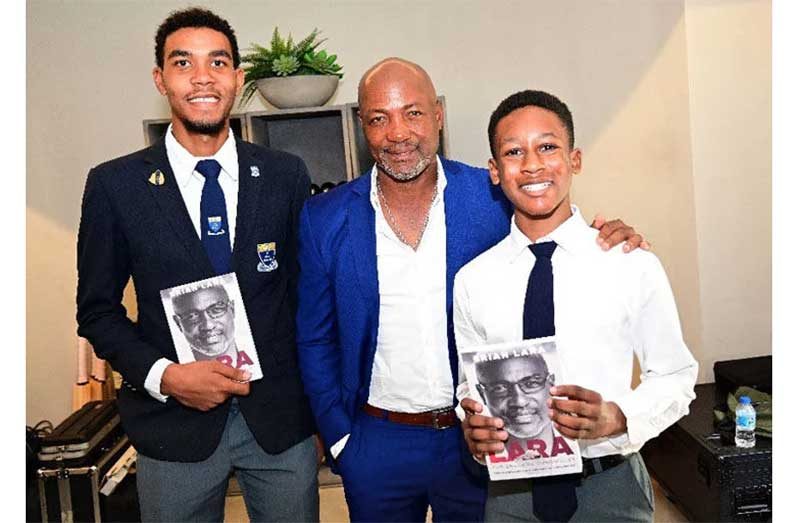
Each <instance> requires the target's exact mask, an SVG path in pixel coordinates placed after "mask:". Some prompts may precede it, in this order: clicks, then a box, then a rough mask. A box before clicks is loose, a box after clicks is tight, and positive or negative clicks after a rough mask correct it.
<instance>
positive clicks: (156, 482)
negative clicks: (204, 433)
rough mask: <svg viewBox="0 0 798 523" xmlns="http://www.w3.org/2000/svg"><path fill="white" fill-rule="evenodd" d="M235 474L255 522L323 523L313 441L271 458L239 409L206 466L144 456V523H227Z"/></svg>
mask: <svg viewBox="0 0 798 523" xmlns="http://www.w3.org/2000/svg"><path fill="white" fill-rule="evenodd" d="M277 430H279V429H277ZM231 470H235V475H236V479H237V480H238V483H239V485H240V486H241V490H242V491H243V493H244V503H245V504H246V507H247V513H248V515H249V519H250V521H253V522H254V521H315V522H317V521H319V489H318V466H317V461H316V445H315V442H314V440H313V437H312V436H311V437H310V438H308V439H306V440H305V441H303V442H301V443H298V444H296V445H294V446H293V447H291V448H289V449H288V450H286V451H284V452H281V453H280V454H268V453H266V452H265V451H264V450H263V449H262V448H261V447H260V445H258V443H257V442H256V441H255V437H254V436H253V435H252V432H250V430H249V427H247V423H246V421H245V420H244V416H243V415H242V414H241V412H240V411H239V410H238V407H237V405H236V404H234V405H233V407H232V408H231V409H230V415H229V416H228V418H227V425H226V426H225V429H224V434H223V435H222V440H221V442H220V443H219V446H218V447H217V448H216V450H215V451H214V453H213V454H212V455H211V456H210V457H209V458H208V459H206V460H205V461H200V462H197V463H178V462H173V461H160V460H155V459H152V458H148V457H146V456H143V455H141V454H139V456H138V459H137V464H136V485H137V487H138V493H139V505H140V506H141V520H142V521H144V522H150V521H163V522H182V521H219V522H220V521H224V498H225V493H226V492H227V482H228V477H229V474H230V471H231Z"/></svg>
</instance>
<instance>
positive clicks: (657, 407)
mask: <svg viewBox="0 0 798 523" xmlns="http://www.w3.org/2000/svg"><path fill="white" fill-rule="evenodd" d="M571 209H572V212H573V215H572V216H571V217H570V218H569V219H568V220H566V221H565V222H564V223H562V224H561V225H560V226H559V227H558V228H557V229H555V230H554V231H553V232H552V233H551V234H549V235H548V236H547V237H545V238H541V239H540V240H538V242H537V243H540V242H544V241H554V242H556V243H557V249H556V250H555V251H554V254H553V256H552V260H551V263H552V271H553V275H554V326H555V337H556V343H557V351H558V355H559V358H560V364H561V368H562V373H563V375H562V376H557V383H559V384H573V385H579V386H581V387H585V388H588V389H591V390H594V391H596V392H598V393H600V394H601V396H602V398H603V399H604V401H614V402H615V403H616V404H617V405H618V407H620V409H621V411H622V412H623V413H624V415H625V416H626V422H627V431H626V432H625V433H624V434H621V435H617V436H614V437H611V438H599V439H592V440H586V439H583V440H579V445H580V448H581V450H582V455H583V456H584V457H586V458H596V457H600V456H604V455H609V454H630V453H632V452H635V451H637V450H638V449H640V447H642V446H643V443H645V442H646V441H647V440H649V439H650V438H653V437H654V436H656V435H658V434H659V433H660V432H662V431H663V430H665V429H666V428H667V427H668V426H670V425H671V424H673V423H674V422H676V421H677V420H678V419H679V418H681V417H682V416H684V415H685V414H687V412H688V406H689V404H690V402H691V401H692V400H693V399H694V398H695V394H694V392H693V387H694V386H695V383H696V378H697V375H698V363H697V362H696V360H695V359H694V358H693V356H692V355H691V354H690V351H689V350H688V348H687V346H686V345H685V343H684V340H683V339H682V332H681V327H680V324H679V316H678V313H677V311H676V304H675V302H674V299H673V293H672V292H671V288H670V285H669V284H668V278H667V276H666V275H665V271H664V270H663V268H662V265H661V264H660V262H659V260H658V259H657V257H656V256H655V255H654V254H652V253H650V252H646V251H643V250H639V249H638V250H635V251H633V252H630V253H628V254H626V253H623V251H622V248H621V246H620V245H619V246H617V247H616V248H614V249H612V250H611V251H609V252H604V251H602V250H601V248H600V247H599V246H598V245H597V243H596V235H597V234H598V231H597V230H595V229H592V228H590V227H589V226H588V225H587V223H585V221H584V219H583V218H582V215H581V214H580V213H579V210H578V209H577V208H576V207H575V206H572V208H571ZM531 243H532V241H531V240H529V238H528V237H527V236H526V235H525V234H524V233H522V232H521V230H520V229H519V228H518V227H517V226H516V224H515V219H514V218H513V221H512V226H511V228H510V234H509V235H508V236H506V237H505V238H504V239H503V240H502V241H501V242H499V243H498V244H496V245H495V246H494V247H492V248H491V249H489V250H488V251H486V252H484V253H483V254H481V255H480V256H478V257H477V258H475V259H474V260H472V261H471V262H470V263H468V264H467V265H466V266H464V267H463V268H462V269H461V270H460V271H459V272H458V273H457V275H456V276H455V283H454V326H455V340H456V341H457V346H458V347H469V346H475V345H484V344H492V343H499V342H510V341H519V340H522V339H523V310H524V299H525V295H526V287H527V282H528V280H529V274H530V272H531V271H532V267H533V266H534V264H535V256H534V255H533V254H532V252H531V250H530V249H529V248H528V246H529V245H530V244H531ZM633 354H636V355H637V357H638V360H639V362H640V367H641V370H642V374H641V377H640V379H641V383H640V385H639V386H638V387H637V388H636V389H634V390H632V388H631V379H632V362H633ZM457 392H458V398H463V397H465V396H467V395H468V387H467V384H466V383H465V377H464V375H463V373H462V372H461V373H460V385H459V386H458V389H457ZM475 399H478V398H475Z"/></svg>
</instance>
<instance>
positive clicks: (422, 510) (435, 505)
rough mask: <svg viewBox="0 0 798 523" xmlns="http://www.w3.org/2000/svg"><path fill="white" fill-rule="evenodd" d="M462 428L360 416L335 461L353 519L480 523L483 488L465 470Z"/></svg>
mask: <svg viewBox="0 0 798 523" xmlns="http://www.w3.org/2000/svg"><path fill="white" fill-rule="evenodd" d="M462 437H463V434H462V431H461V429H460V426H459V425H458V426H454V427H450V428H447V429H441V430H439V429H434V428H431V427H419V426H413V425H403V424H398V423H394V422H391V421H388V420H385V419H379V418H375V417H373V416H370V415H368V414H365V413H363V412H360V413H359V414H358V415H357V418H356V419H355V423H354V426H353V430H352V433H351V435H350V437H349V440H348V441H347V443H346V446H345V447H344V449H343V451H342V452H341V454H340V455H339V456H338V459H337V460H336V461H337V462H338V464H339V467H340V470H341V474H342V476H343V482H344V491H345V494H346V502H347V505H348V506H349V517H350V519H351V520H352V521H354V522H358V521H364V522H365V521H405V522H408V521H412V522H423V521H424V520H425V518H426V515H427V509H428V507H431V508H432V519H433V521H482V520H483V518H484V510H485V496H486V492H485V488H484V486H480V484H479V482H478V480H476V479H475V478H474V477H473V476H471V475H470V474H469V473H468V472H467V471H466V470H465V468H464V466H463V462H462V459H461V456H462V453H461V451H460V440H461V439H462Z"/></svg>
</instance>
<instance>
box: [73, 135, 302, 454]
mask: <svg viewBox="0 0 798 523" xmlns="http://www.w3.org/2000/svg"><path fill="white" fill-rule="evenodd" d="M236 148H237V151H238V162H239V189H238V208H237V219H236V230H235V231H236V234H235V245H234V247H233V261H232V264H233V269H234V271H235V272H236V275H237V277H238V282H239V286H240V287H241V294H242V297H243V300H244V305H245V307H246V311H247V316H248V319H249V323H250V326H251V329H252V335H253V338H254V341H255V346H256V349H257V351H258V358H259V359H260V364H261V367H262V369H263V374H264V377H263V379H261V380H258V381H255V382H253V383H252V384H251V388H250V394H249V395H248V396H244V397H240V398H239V403H240V408H241V411H242V413H243V414H244V416H245V418H246V421H247V425H248V426H249V427H250V429H251V430H252V432H253V434H254V435H255V438H256V440H257V441H258V443H259V444H260V446H261V447H263V449H264V450H266V451H267V452H269V453H278V452H282V451H283V450H285V449H287V448H289V447H291V446H293V445H294V444H296V443H298V442H300V441H302V440H303V439H305V438H307V437H308V436H310V435H311V434H313V433H314V432H315V425H314V422H313V417H312V414H311V411H310V407H309V404H308V399H307V397H306V396H305V394H304V391H303V387H302V382H301V378H300V373H299V369H298V365H297V354H296V342H295V329H294V317H295V314H296V282H297V273H298V264H297V254H296V251H297V243H296V236H297V229H298V217H299V212H300V209H301V208H302V205H303V203H304V201H305V199H306V198H307V196H308V194H309V193H310V179H309V177H308V174H307V169H306V167H305V164H304V163H303V162H302V160H301V159H299V158H298V157H296V156H293V155H291V154H287V153H284V152H279V151H274V150H270V149H267V148H264V147H260V146H257V145H254V144H251V143H248V142H244V141H241V140H238V139H237V140H236ZM158 170H160V172H161V173H162V175H163V178H162V180H163V183H162V184H156V183H152V182H151V181H150V179H151V177H152V175H153V173H155V172H156V171H158ZM266 242H275V243H276V256H277V261H278V267H277V269H275V270H273V271H271V272H259V271H258V270H257V265H258V262H259V257H258V253H257V250H256V247H257V244H259V243H266ZM77 265H78V289H77V321H78V334H79V335H80V336H84V337H85V338H87V339H88V340H89V341H90V342H91V343H92V345H93V346H94V349H95V351H96V352H97V355H98V356H99V357H101V358H104V359H107V360H108V361H109V362H110V364H111V366H112V367H113V368H114V369H115V370H117V371H119V372H120V373H121V375H122V377H123V379H124V386H123V387H122V389H121V390H120V393H119V398H118V405H119V411H120V415H121V419H122V425H123V427H124V429H125V431H126V433H127V434H128V436H129V437H130V440H131V442H132V444H133V445H134V446H135V447H136V449H137V450H138V451H139V452H141V453H143V454H144V455H146V456H150V457H152V458H156V459H161V460H170V461H185V462H190V461H200V460H204V459H206V458H207V457H208V456H210V455H211V454H212V453H213V451H214V450H215V449H216V447H217V445H218V443H219V441H220V439H221V436H222V432H223V430H224V426H225V422H226V418H227V414H228V411H229V405H230V401H229V400H228V401H227V402H225V403H224V404H222V405H220V406H218V407H216V408H214V409H211V410H210V411H208V412H201V411H198V410H195V409H191V408H188V407H185V406H183V405H181V404H180V403H179V402H177V401H176V400H175V399H174V398H169V399H168V400H167V402H166V403H161V402H159V401H157V400H155V399H154V398H152V397H151V396H150V395H149V394H148V393H147V391H146V390H145V389H144V380H145V378H146V375H147V373H148V372H149V370H150V367H151V366H152V365H153V363H155V362H156V361H157V360H158V359H159V358H162V357H165V358H168V359H170V360H172V361H177V356H176V353H175V348H174V345H173V343H172V340H171V336H170V333H169V327H168V320H167V318H166V315H165V313H164V309H163V306H162V305H161V298H160V294H159V293H160V290H161V289H165V288H168V287H173V286H175V285H180V284H184V283H188V282H191V281H196V280H200V279H204V278H209V277H211V276H214V275H215V273H214V270H213V267H212V266H211V264H210V261H209V260H208V257H207V255H206V254H205V250H204V249H203V246H202V243H201V241H200V239H199V237H198V236H197V233H196V230H195V228H194V226H193V224H192V223H191V219H190V218H189V215H188V211H187V210H186V207H185V203H184V202H183V198H182V196H181V194H180V190H179V188H178V186H177V183H176V181H175V177H174V174H173V173H172V170H171V168H170V166H169V161H168V158H167V155H166V147H165V143H164V140H163V139H162V140H160V141H159V142H157V143H156V144H154V145H153V146H151V147H149V148H146V149H143V150H141V151H138V152H135V153H133V154H130V155H128V156H124V157H121V158H117V159H115V160H111V161H109V162H107V163H104V164H102V165H99V166H97V167H95V168H93V169H92V170H91V171H90V172H89V175H88V179H87V181H86V188H85V191H84V195H83V205H82V215H81V221H80V227H79V231H78V247H77ZM130 277H132V278H133V284H134V286H135V291H136V302H137V308H138V319H137V320H136V321H131V320H130V319H128V317H127V314H126V310H125V308H124V306H123V305H122V293H123V290H124V288H125V285H126V284H127V282H128V279H129V278H130Z"/></svg>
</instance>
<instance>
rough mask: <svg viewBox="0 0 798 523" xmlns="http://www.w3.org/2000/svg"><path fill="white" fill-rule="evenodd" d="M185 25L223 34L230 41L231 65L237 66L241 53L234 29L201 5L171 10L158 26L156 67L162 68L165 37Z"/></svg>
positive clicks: (156, 34)
mask: <svg viewBox="0 0 798 523" xmlns="http://www.w3.org/2000/svg"><path fill="white" fill-rule="evenodd" d="M185 27H197V28H199V27H207V28H208V29H213V30H214V31H219V32H220V33H222V34H223V35H225V36H226V37H227V41H228V42H230V47H231V48H232V49H233V67H235V68H238V64H239V63H240V62H241V55H240V54H239V53H238V41H237V40H236V33H235V31H233V28H232V27H230V24H229V23H228V22H227V20H225V19H224V18H222V17H220V16H219V15H217V14H216V13H214V12H213V11H209V10H208V9H203V8H201V7H189V8H188V9H182V10H180V11H173V12H171V13H169V18H167V19H166V20H164V21H163V22H162V23H161V25H160V26H158V31H157V32H156V33H155V64H156V65H157V66H158V67H160V68H162V69H163V60H164V56H163V53H164V47H165V45H166V38H167V37H168V36H169V35H170V34H172V33H174V32H175V31H179V30H180V29H183V28H185Z"/></svg>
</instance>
